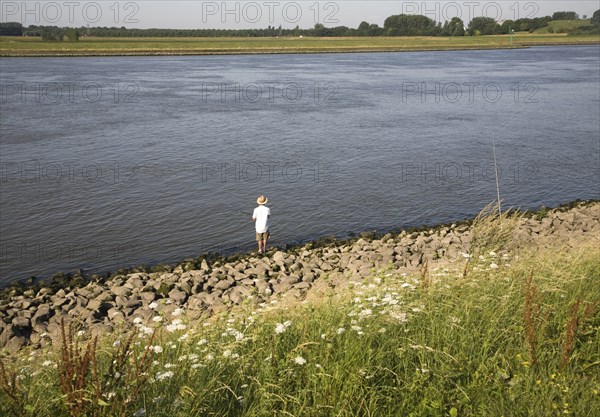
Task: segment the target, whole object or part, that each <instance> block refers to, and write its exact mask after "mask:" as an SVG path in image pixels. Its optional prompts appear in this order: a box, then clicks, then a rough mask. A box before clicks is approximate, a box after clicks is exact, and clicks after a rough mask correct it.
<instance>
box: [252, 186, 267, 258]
mask: <svg viewBox="0 0 600 417" xmlns="http://www.w3.org/2000/svg"><path fill="white" fill-rule="evenodd" d="M267 201H269V199H268V198H267V197H265V196H264V195H261V196H260V197H258V198H257V199H256V202H257V203H258V207H256V208H255V209H254V213H252V220H254V228H255V229H256V241H257V242H258V253H265V252H266V251H267V240H268V239H269V236H270V235H269V218H270V217H271V209H270V208H269V207H267V206H265V204H267Z"/></svg>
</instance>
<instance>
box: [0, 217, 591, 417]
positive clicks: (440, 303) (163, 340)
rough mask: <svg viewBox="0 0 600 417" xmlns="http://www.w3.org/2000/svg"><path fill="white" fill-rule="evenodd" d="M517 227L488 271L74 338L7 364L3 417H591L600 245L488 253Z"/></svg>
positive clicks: (489, 257)
mask: <svg viewBox="0 0 600 417" xmlns="http://www.w3.org/2000/svg"><path fill="white" fill-rule="evenodd" d="M514 224H515V223H514V222H513V221H512V220H511V219H510V218H505V219H502V221H501V222H498V221H497V220H495V219H493V218H490V219H486V218H483V219H480V220H479V221H476V222H475V224H474V225H473V226H472V227H473V228H475V231H476V232H477V233H476V235H477V236H479V238H478V239H479V240H478V241H477V242H478V244H477V248H479V251H478V253H480V254H481V255H480V256H479V255H476V256H473V257H472V258H470V259H467V258H465V259H464V261H457V262H455V263H452V264H449V265H447V267H445V268H443V269H437V270H429V269H428V268H427V266H426V265H425V266H424V267H422V268H421V270H420V271H419V272H416V273H415V274H414V275H403V274H398V273H397V272H394V271H393V270H391V269H390V270H386V269H384V270H379V271H375V270H373V271H372V272H371V274H370V275H369V276H364V277H362V279H359V280H355V281H354V282H352V283H349V285H348V286H346V287H344V289H341V287H337V288H336V289H335V290H334V289H332V288H331V287H330V286H329V285H328V282H327V277H326V276H324V277H321V278H320V285H319V286H315V287H314V288H313V289H312V290H311V293H310V294H309V295H310V296H308V297H307V299H306V300H305V301H304V302H299V301H291V300H286V299H285V298H283V299H281V300H279V301H277V302H275V301H273V302H271V303H270V304H263V305H260V306H258V307H251V303H248V304H247V305H242V306H239V307H237V308H236V309H233V310H231V311H229V312H227V313H224V314H223V315H220V316H216V317H213V318H211V319H210V321H206V322H204V323H200V324H193V323H187V322H186V321H185V319H182V317H185V316H184V315H183V314H181V315H180V313H181V312H180V311H178V310H175V311H174V312H173V314H170V315H169V316H160V315H158V316H157V317H158V318H156V320H153V323H154V324H153V326H152V327H146V326H143V325H142V324H138V325H137V327H138V328H137V332H136V333H133V334H132V336H131V337H130V338H128V337H126V336H123V335H121V336H116V335H115V336H104V337H101V338H100V339H99V340H98V341H97V344H95V342H93V341H89V340H87V341H84V340H81V338H80V336H78V335H77V333H75V334H74V335H72V336H71V337H70V336H69V335H68V333H69V332H68V331H67V332H66V334H65V337H64V339H65V340H66V343H64V344H63V347H62V348H61V347H60V346H57V347H55V348H54V349H53V350H48V349H47V350H37V351H33V352H31V353H29V352H27V351H22V352H20V353H19V354H18V355H17V356H16V357H15V356H13V357H11V358H10V360H8V358H6V357H4V358H2V360H3V364H4V365H3V367H2V368H0V415H16V416H18V415H23V416H83V415H86V416H131V415H135V416H165V417H166V416H182V417H183V416H186V417H187V416H319V417H321V416H348V417H350V416H352V417H354V416H384V417H385V416H486V417H488V416H529V415H543V416H555V415H556V416H558V415H575V416H588V415H589V416H591V415H593V414H594V411H593V410H597V409H599V408H600V395H599V391H600V377H599V375H600V373H599V372H598V370H599V366H600V334H599V329H600V313H599V307H600V306H599V303H600V287H599V286H598V285H597V283H598V281H599V280H600V263H599V262H598V259H599V257H600V250H599V249H598V245H597V243H598V242H597V237H593V236H592V237H590V238H589V239H590V240H588V239H586V238H581V239H579V240H577V241H576V242H570V243H569V244H568V245H567V244H564V243H563V242H562V241H557V242H556V246H554V247H547V246H544V247H541V246H539V247H538V246H535V245H534V244H531V245H529V246H528V247H526V248H521V250H520V251H519V253H518V255H517V254H516V253H512V255H506V256H498V255H496V254H495V253H493V252H492V253H490V252H488V251H487V248H489V247H499V246H498V245H503V244H504V243H506V242H507V241H508V240H506V239H505V236H506V232H507V230H508V231H510V230H511V228H512V227H513V225H514ZM494 231H496V232H494ZM497 231H503V233H497ZM499 237H502V239H499ZM562 245H564V246H562ZM75 330H77V329H75Z"/></svg>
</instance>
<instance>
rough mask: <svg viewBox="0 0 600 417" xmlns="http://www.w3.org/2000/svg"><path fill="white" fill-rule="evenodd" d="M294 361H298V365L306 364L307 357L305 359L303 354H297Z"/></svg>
mask: <svg viewBox="0 0 600 417" xmlns="http://www.w3.org/2000/svg"><path fill="white" fill-rule="evenodd" d="M294 362H296V364H297V365H304V364H305V363H306V359H304V358H303V357H302V356H296V358H295V359H294Z"/></svg>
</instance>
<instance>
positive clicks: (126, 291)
mask: <svg viewBox="0 0 600 417" xmlns="http://www.w3.org/2000/svg"><path fill="white" fill-rule="evenodd" d="M110 291H111V292H112V293H113V294H114V295H116V296H119V295H120V296H122V297H129V296H130V295H131V288H128V287H125V286H122V287H112V288H111V289H110Z"/></svg>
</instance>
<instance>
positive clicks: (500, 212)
mask: <svg viewBox="0 0 600 417" xmlns="http://www.w3.org/2000/svg"><path fill="white" fill-rule="evenodd" d="M492 149H493V151H494V169H495V170H496V194H497V195H498V214H502V208H501V207H500V185H499V183H498V164H497V163H496V140H495V139H492Z"/></svg>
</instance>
